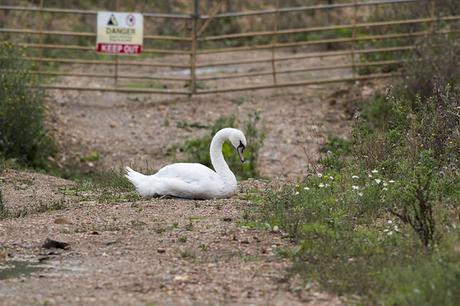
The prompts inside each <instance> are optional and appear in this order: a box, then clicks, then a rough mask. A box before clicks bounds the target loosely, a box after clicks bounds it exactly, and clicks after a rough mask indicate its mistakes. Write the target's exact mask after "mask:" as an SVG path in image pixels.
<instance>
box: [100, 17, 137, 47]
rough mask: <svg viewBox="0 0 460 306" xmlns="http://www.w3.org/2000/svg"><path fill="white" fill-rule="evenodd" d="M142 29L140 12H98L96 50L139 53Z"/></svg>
mask: <svg viewBox="0 0 460 306" xmlns="http://www.w3.org/2000/svg"><path fill="white" fill-rule="evenodd" d="M143 31H144V19H143V16H142V14H139V13H116V12H98V14H97V40H96V44H97V48H96V50H97V52H100V53H108V54H139V53H141V52H142V44H143V38H144V37H143Z"/></svg>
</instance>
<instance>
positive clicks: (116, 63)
mask: <svg viewBox="0 0 460 306" xmlns="http://www.w3.org/2000/svg"><path fill="white" fill-rule="evenodd" d="M115 11H118V0H115ZM96 18H97V17H96ZM114 73H115V76H114V81H115V87H118V54H115V67H114Z"/></svg>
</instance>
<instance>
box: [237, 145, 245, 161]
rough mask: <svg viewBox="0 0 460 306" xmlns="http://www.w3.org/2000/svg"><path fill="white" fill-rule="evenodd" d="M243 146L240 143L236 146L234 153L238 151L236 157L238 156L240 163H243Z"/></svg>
mask: <svg viewBox="0 0 460 306" xmlns="http://www.w3.org/2000/svg"><path fill="white" fill-rule="evenodd" d="M244 149H245V148H244V145H243V144H242V143H240V145H239V146H238V148H236V151H238V155H239V156H240V160H241V162H242V163H244V155H243V152H244Z"/></svg>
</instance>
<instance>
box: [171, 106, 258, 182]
mask: <svg viewBox="0 0 460 306" xmlns="http://www.w3.org/2000/svg"><path fill="white" fill-rule="evenodd" d="M259 119H260V118H259V114H258V113H254V114H252V115H250V116H249V118H248V119H247V120H246V121H245V122H244V123H243V129H242V130H243V132H244V134H245V136H246V139H247V141H248V147H247V148H246V151H245V159H246V162H245V163H244V164H241V161H240V159H239V158H238V156H237V154H236V153H235V149H234V148H233V147H232V146H231V145H230V144H228V143H224V145H223V146H222V153H223V155H224V158H225V160H226V161H227V163H228V165H229V167H230V169H232V171H233V172H234V173H235V175H236V177H237V178H238V179H240V180H245V179H248V178H254V177H258V176H259V174H258V171H257V158H258V154H259V149H260V148H261V146H262V142H263V138H264V136H263V134H262V133H261V132H260V131H258V130H257V127H256V124H257V122H258V121H259ZM235 125H236V119H235V117H220V118H219V119H217V120H216V121H215V122H214V123H213V124H212V126H210V127H209V129H210V131H211V133H210V134H209V135H207V136H205V137H202V138H197V139H192V140H187V141H185V142H184V143H183V144H179V145H177V146H175V147H174V148H173V149H174V150H175V152H176V153H178V152H181V153H183V154H184V155H185V160H186V161H187V162H195V163H201V164H203V165H206V166H208V167H212V164H211V157H210V156H209V146H210V145H211V140H212V137H213V136H214V135H215V134H216V133H217V132H218V131H219V130H220V129H223V128H226V127H232V126H235ZM175 159H177V157H176V158H175Z"/></svg>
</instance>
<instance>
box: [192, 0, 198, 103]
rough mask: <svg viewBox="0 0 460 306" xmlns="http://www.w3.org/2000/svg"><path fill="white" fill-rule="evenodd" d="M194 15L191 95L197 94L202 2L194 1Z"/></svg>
mask: <svg viewBox="0 0 460 306" xmlns="http://www.w3.org/2000/svg"><path fill="white" fill-rule="evenodd" d="M193 10H194V12H193V14H192V46H191V47H192V52H191V54H190V95H193V94H196V53H197V48H198V37H197V32H198V19H199V18H200V0H194V1H193Z"/></svg>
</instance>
